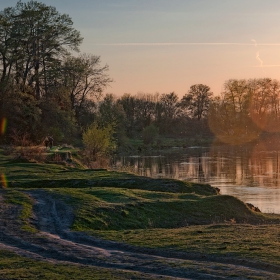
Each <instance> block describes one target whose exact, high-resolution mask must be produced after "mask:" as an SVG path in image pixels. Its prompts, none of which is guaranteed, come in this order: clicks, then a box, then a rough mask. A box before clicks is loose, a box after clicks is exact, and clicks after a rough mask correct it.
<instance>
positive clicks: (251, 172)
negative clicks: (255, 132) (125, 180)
mask: <svg viewBox="0 0 280 280" xmlns="http://www.w3.org/2000/svg"><path fill="white" fill-rule="evenodd" d="M160 153H161V154H160V155H159V154H154V155H140V156H129V157H121V158H116V159H115V161H114V163H115V164H116V165H121V166H130V167H133V169H134V171H135V172H136V173H138V174H140V175H143V176H148V177H152V178H173V179H179V180H186V181H193V182H204V183H209V184H211V185H212V186H214V187H218V188H220V190H221V193H222V194H229V195H234V196H236V197H238V198H240V199H241V200H243V201H244V202H250V203H252V204H254V205H255V206H257V207H259V208H260V209H261V211H262V212H270V213H280V203H279V202H280V177H279V171H280V166H279V165H280V139H279V138H273V139H269V140H266V141H264V140H263V141H259V142H258V143H255V144H254V145H251V146H250V145H247V146H243V147H240V146H238V147H237V146H235V147H234V146H213V147H211V148H202V147H194V148H187V149H174V152H171V153H165V154H164V153H163V152H162V151H161V152H160Z"/></svg>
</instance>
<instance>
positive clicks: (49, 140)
mask: <svg viewBox="0 0 280 280" xmlns="http://www.w3.org/2000/svg"><path fill="white" fill-rule="evenodd" d="M53 141H54V140H53V137H52V136H49V135H48V136H46V138H45V140H44V144H45V146H46V148H48V147H50V148H52V146H53Z"/></svg>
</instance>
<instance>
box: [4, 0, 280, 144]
mask: <svg viewBox="0 0 280 280" xmlns="http://www.w3.org/2000/svg"><path fill="white" fill-rule="evenodd" d="M0 38H1V40H0V108H1V110H0V119H1V120H6V121H7V123H8V126H7V131H6V133H5V135H4V136H2V137H1V142H2V143H9V142H10V141H12V139H14V138H15V136H17V137H23V136H26V135H27V134H28V137H29V138H30V140H31V141H33V142H34V143H40V141H42V139H43V138H44V137H45V136H46V135H47V134H50V135H53V137H54V138H55V140H56V142H59V141H60V142H71V143H74V144H75V143H81V141H82V137H83V136H82V135H83V132H85V131H86V130H87V129H88V128H89V127H92V128H94V131H97V132H98V129H100V131H101V130H102V129H103V132H104V131H107V132H108V131H110V132H112V135H113V137H114V142H115V143H116V145H117V146H118V147H121V146H125V145H126V143H127V142H128V139H131V138H138V139H139V138H140V137H141V138H142V139H143V141H144V143H145V144H151V143H152V142H153V141H154V140H155V139H156V138H157V136H158V135H160V136H172V137H191V136H194V135H195V136H197V137H214V136H216V137H218V138H219V139H220V140H222V141H224V142H233V141H235V139H236V138H239V139H244V142H246V141H251V140H253V139H255V138H256V137H258V136H259V135H260V134H261V133H262V132H263V131H266V132H269V133H275V132H279V131H280V122H279V118H280V111H279V109H280V107H279V101H280V82H279V81H278V80H272V79H269V78H262V79H249V80H245V79H238V80H237V79H233V80H228V81H226V82H225V83H224V86H223V90H222V92H221V93H220V94H219V95H216V96H214V95H213V93H212V91H211V89H210V87H209V86H207V85H203V84H196V85H192V86H191V87H190V88H189V90H188V91H187V93H186V94H185V95H184V96H183V97H182V98H179V97H178V95H177V94H176V93H175V92H171V93H161V94H160V93H155V94H148V93H141V94H140V93H139V94H137V95H131V94H123V95H122V96H120V97H117V96H115V95H113V94H106V95H104V91H105V89H106V88H108V86H109V85H110V83H111V82H112V81H113V80H112V79H111V78H110V76H109V74H108V70H109V67H108V65H102V64H101V59H100V57H99V56H96V55H92V54H81V53H80V52H79V46H80V45H81V43H82V41H83V38H82V37H81V35H80V32H79V31H77V30H76V29H74V27H73V22H72V20H71V18H70V17H69V16H68V15H65V14H60V13H59V12H58V11H57V10H56V8H54V7H52V6H46V5H45V4H43V3H40V2H37V1H29V2H27V3H22V2H21V1H19V2H18V3H17V4H16V6H15V7H9V8H6V9H4V10H3V11H1V12H0ZM100 131H99V132H100ZM85 135H92V134H90V133H89V134H85ZM85 135H84V136H85ZM90 137H92V136H88V137H87V139H89V138H90ZM87 141H88V140H87Z"/></svg>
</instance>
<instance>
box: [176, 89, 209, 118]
mask: <svg viewBox="0 0 280 280" xmlns="http://www.w3.org/2000/svg"><path fill="white" fill-rule="evenodd" d="M212 95H213V93H212V92H211V91H210V87H208V86H206V85H203V84H196V85H193V86H191V87H190V90H189V92H188V94H185V95H184V96H183V98H182V100H181V102H180V106H181V107H182V108H183V109H185V110H186V111H187V112H188V114H189V115H190V117H192V118H197V119H198V120H200V119H201V118H203V117H205V116H206V115H207V112H208V109H209V106H210V102H211V98H212Z"/></svg>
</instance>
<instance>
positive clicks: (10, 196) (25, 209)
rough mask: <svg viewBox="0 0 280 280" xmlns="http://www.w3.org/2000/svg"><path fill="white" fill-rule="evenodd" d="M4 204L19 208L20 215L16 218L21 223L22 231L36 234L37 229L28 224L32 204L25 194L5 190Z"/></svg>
mask: <svg viewBox="0 0 280 280" xmlns="http://www.w3.org/2000/svg"><path fill="white" fill-rule="evenodd" d="M5 202H7V203H12V204H18V205H20V206H21V213H20V215H19V217H18V218H19V219H20V220H21V221H22V227H21V229H22V230H25V231H28V232H32V233H35V232H37V229H36V228H35V227H33V226H31V225H30V223H29V220H30V218H31V217H32V207H33V202H32V200H31V199H30V198H29V196H28V195H27V194H25V193H23V192H20V191H17V190H11V189H7V190H6V192H5Z"/></svg>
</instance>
